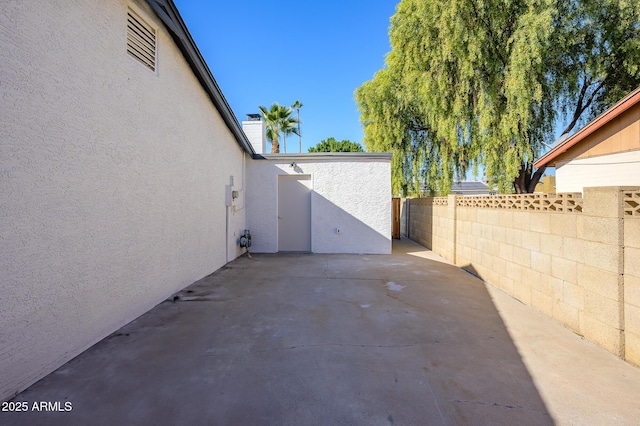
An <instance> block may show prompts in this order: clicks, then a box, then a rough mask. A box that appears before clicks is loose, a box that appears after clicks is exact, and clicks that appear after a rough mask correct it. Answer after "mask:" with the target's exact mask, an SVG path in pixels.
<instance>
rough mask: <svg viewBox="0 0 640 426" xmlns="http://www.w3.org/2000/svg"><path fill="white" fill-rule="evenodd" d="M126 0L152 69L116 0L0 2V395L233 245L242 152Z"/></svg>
mask: <svg viewBox="0 0 640 426" xmlns="http://www.w3.org/2000/svg"><path fill="white" fill-rule="evenodd" d="M136 4H137V5H138V10H139V11H140V12H141V13H142V14H143V16H144V17H145V18H146V19H148V20H149V21H150V22H151V23H153V24H154V25H155V26H156V28H157V30H158V42H157V45H158V55H157V56H158V62H157V70H156V72H153V71H150V70H149V69H147V68H145V67H144V66H143V65H141V64H140V63H139V62H137V61H136V60H135V59H133V58H132V57H130V56H129V55H128V54H127V53H126V25H127V24H126V22H127V3H126V2H125V1H119V0H113V1H101V2H96V1H93V0H68V1H54V0H42V1H38V2H37V3H34V2H2V3H1V4H0V75H2V84H1V85H0V90H1V92H2V93H1V98H2V112H1V115H0V120H1V122H0V175H1V176H2V178H1V179H0V193H1V194H2V196H1V198H0V212H1V213H0V240H1V244H0V250H1V255H0V283H1V288H2V297H1V298H0V330H1V331H0V348H2V349H0V377H1V379H0V399H5V398H8V397H10V396H11V395H13V394H15V393H16V392H18V391H21V390H23V389H25V388H26V387H27V386H29V385H30V384H32V383H33V382H35V381H36V380H38V379H40V378H41V377H43V376H44V375H46V374H48V373H49V372H51V371H53V370H54V369H55V368H57V367H58V366H60V365H62V364H63V363H64V362H66V361H68V360H69V359H71V358H73V357H74V356H76V355H77V354H79V353H80V352H82V351H83V350H85V349H86V348H88V347H89V346H91V345H93V344H94V343H96V342H97V341H99V340H100V339H102V338H104V337H105V336H107V335H108V334H110V333H111V332H113V331H114V330H116V329H117V328H119V327H121V326H122V325H124V324H126V323H128V322H130V321H131V320H133V319H135V318H136V317H138V316H139V315H141V314H142V313H144V312H145V311H147V310H148V309H150V308H152V307H153V306H154V305H156V304H157V303H159V302H161V301H162V300H164V299H165V298H167V297H168V296H170V295H171V294H172V293H174V292H175V291H177V290H179V289H181V288H183V287H185V286H186V285H189V284H191V283H192V282H194V281H196V280H197V279H199V278H201V277H203V276H206V275H208V274H209V273H211V272H213V271H215V270H216V269H218V268H219V267H221V266H222V265H224V263H225V262H226V261H227V258H233V257H235V256H237V255H238V254H239V253H240V249H239V248H238V247H236V241H235V240H236V239H237V235H239V233H240V231H241V230H242V229H243V228H244V227H245V226H244V224H245V218H244V216H245V213H244V211H245V210H244V200H243V197H244V190H243V189H244V188H243V186H244V176H243V161H244V153H243V152H242V151H241V149H240V148H239V146H238V145H237V143H236V142H235V140H234V139H233V137H232V135H231V133H230V132H229V130H228V129H227V127H226V126H225V124H224V122H223V121H222V119H221V117H220V116H219V114H218V112H217V111H216V110H215V108H214V107H213V105H212V104H211V102H210V100H209V98H208V96H207V95H206V93H205V92H204V91H203V90H202V88H201V86H200V85H199V83H198V81H197V79H196V78H195V77H194V75H193V74H192V72H191V70H190V68H189V67H188V65H187V63H186V61H185V60H184V58H183V57H182V55H181V53H180V52H179V51H178V50H177V48H176V47H175V46H174V44H173V41H172V39H171V37H170V36H169V34H168V33H167V32H166V31H165V30H164V28H163V27H162V25H161V24H160V21H158V20H157V19H155V17H154V15H153V12H151V11H150V9H149V8H148V7H147V6H146V3H144V2H136ZM231 176H234V186H235V188H234V189H236V190H239V191H240V199H238V200H236V201H235V204H236V205H235V207H229V208H227V207H226V206H225V192H226V188H225V186H226V185H228V184H229V181H230V177H231ZM227 212H228V214H229V217H228V223H229V229H230V231H229V232H228V234H229V235H228V243H227V231H226V229H225V223H227ZM234 234H235V235H234ZM228 244H229V250H228V253H227V245H228Z"/></svg>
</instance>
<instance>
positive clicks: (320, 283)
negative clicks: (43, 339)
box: [0, 240, 640, 425]
mask: <svg viewBox="0 0 640 426" xmlns="http://www.w3.org/2000/svg"><path fill="white" fill-rule="evenodd" d="M637 401H640V369H637V368H634V367H633V366H631V365H629V364H626V363H625V362H623V361H621V360H619V359H617V358H615V357H614V356H612V355H610V354H609V353H607V352H605V351H604V350H602V349H599V348H597V347H596V346H594V345H592V344H590V343H589V342H586V341H584V340H582V339H581V338H580V337H579V336H576V335H574V334H573V333H571V332H570V331H568V330H566V329H565V328H563V327H562V326H561V325H559V324H558V323H555V322H553V321H552V320H550V319H548V318H547V317H545V316H544V315H542V314H540V313H538V312H536V311H535V310H533V309H532V308H530V307H527V306H525V305H523V304H521V303H519V302H518V301H516V300H515V299H513V298H511V297H509V296H507V295H505V294H504V293H502V292H501V291H499V290H497V289H495V288H493V287H491V286H488V285H485V283H483V282H482V281H481V280H479V279H477V278H475V277H474V276H472V275H470V274H468V273H466V272H464V271H462V270H460V269H459V268H457V267H455V266H453V265H450V264H448V263H447V262H446V261H444V260H443V259H441V258H439V257H438V256H436V255H434V254H433V253H432V252H430V251H428V250H426V249H425V248H424V247H422V246H419V245H418V244H415V243H413V242H411V241H407V240H402V241H395V242H394V253H393V254H392V255H372V256H365V255H305V254H278V255H254V256H253V258H252V259H248V258H246V257H242V258H239V259H237V260H235V261H233V262H231V263H230V264H228V265H227V266H226V267H224V268H222V269H221V270H219V271H217V272H216V273H214V274H212V275H210V276H208V277H206V278H204V279H202V280H200V281H198V282H196V283H194V284H193V285H192V286H190V287H188V288H186V289H185V290H183V291H181V292H180V293H178V294H176V296H175V300H174V298H170V299H169V300H167V301H166V302H164V303H162V304H160V305H158V306H157V307H155V308H154V309H152V310H151V311H149V312H148V313H146V314H145V315H143V316H141V317H140V318H138V319H137V320H135V321H133V322H131V323H130V324H128V325H127V326H125V327H123V328H122V329H120V330H118V331H117V332H116V333H114V334H113V335H111V336H109V337H108V338H106V339H104V340H103V341H101V342H100V343H98V344H96V345H95V346H93V347H92V348H90V349H89V350H87V351H86V352H85V353H83V354H81V355H80V356H78V357H76V358H75V359H73V360H72V361H70V362H69V363H67V364H65V365H64V366H62V367H60V368H59V369H58V370H56V371H55V372H54V373H52V374H50V375H49V376H47V377H45V378H44V379H42V380H41V381H39V382H38V383H36V384H34V385H33V386H32V387H30V388H29V389H27V390H26V391H24V392H22V393H21V394H19V395H18V396H16V397H15V398H14V399H13V400H12V402H26V406H27V407H28V410H27V411H26V412H13V413H8V412H0V424H2V425H26V424H29V425H38V424H43V425H52V424H53V425H56V424H60V425H75V424H77V425H80V424H93V425H99V424H105V425H107V424H195V425H199V424H202V425H205V424H212V425H238V424H242V425H262V424H264V425H270V424H272V425H307V424H308V425H315V424H323V425H333V424H345V425H354V424H358V425H359V424H362V425H393V424H395V425H424V424H429V425H431V424H433V425H458V424H496V425H501V424H504V425H513V424H536V425H544V424H554V423H556V424H607V425H609V424H629V425H631V424H637V419H638V418H640V405H639V404H638V403H637ZM41 402H45V403H51V404H49V405H48V408H54V407H59V408H60V411H54V412H51V411H34V410H33V407H34V403H35V404H36V407H39V406H40V405H39V404H40V403H41ZM65 403H68V404H67V405H65ZM46 405H47V404H45V406H46ZM14 406H15V404H14ZM65 408H71V410H70V411H63V410H65Z"/></svg>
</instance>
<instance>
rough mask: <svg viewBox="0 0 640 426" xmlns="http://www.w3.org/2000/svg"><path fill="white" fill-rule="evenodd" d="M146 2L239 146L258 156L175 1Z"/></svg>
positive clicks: (150, 0) (152, 0) (155, 0)
mask: <svg viewBox="0 0 640 426" xmlns="http://www.w3.org/2000/svg"><path fill="white" fill-rule="evenodd" d="M146 1H147V3H148V4H149V6H150V7H151V9H153V11H154V12H155V13H156V15H158V17H159V18H160V20H161V21H162V22H163V24H164V25H165V26H166V28H167V29H168V30H169V33H170V34H171V36H172V37H173V39H174V41H175V43H176V44H177V46H178V48H179V49H180V51H181V52H182V54H183V55H184V57H185V59H186V60H187V62H188V63H189V66H190V67H191V69H192V71H193V72H194V74H195V75H196V77H197V78H198V81H200V84H201V85H202V87H203V88H204V89H205V91H206V92H207V94H208V95H209V98H211V100H212V102H213V104H214V106H215V107H216V109H217V110H218V112H219V113H220V115H221V116H222V120H223V121H224V122H225V124H226V125H227V127H228V128H229V130H230V131H231V133H232V134H233V136H234V137H235V139H236V141H237V142H238V145H240V147H241V148H242V149H243V150H244V151H246V152H247V153H249V154H251V155H255V151H254V150H253V147H252V146H251V143H250V142H249V140H248V139H247V136H246V135H245V134H244V131H242V128H241V127H240V124H239V123H238V120H236V118H235V115H234V114H233V111H232V110H231V107H230V106H229V103H228V102H227V100H226V99H225V97H224V95H223V94H222V91H221V90H220V87H219V86H218V83H216V80H215V78H214V77H213V74H211V70H210V69H209V67H208V66H207V63H206V62H205V60H204V58H203V57H202V55H201V54H200V51H199V50H198V47H197V46H196V44H195V42H194V41H193V38H192V37H191V34H190V33H189V30H188V29H187V26H186V24H185V23H184V21H183V20H182V17H181V16H180V13H179V12H178V8H177V7H176V5H175V4H174V3H173V1H172V0H146Z"/></svg>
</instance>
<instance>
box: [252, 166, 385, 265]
mask: <svg viewBox="0 0 640 426" xmlns="http://www.w3.org/2000/svg"><path fill="white" fill-rule="evenodd" d="M291 158H293V157H285V156H283V157H282V158H281V159H264V160H255V161H252V162H251V163H250V164H248V165H247V182H248V187H247V202H248V203H251V204H250V205H248V206H247V207H248V213H247V227H248V228H249V229H250V230H251V233H252V235H253V247H252V250H253V251H255V252H264V253H273V252H277V251H278V194H277V189H278V175H282V174H304V175H311V179H312V194H311V251H312V252H314V253H391V168H390V158H389V159H362V158H361V159H343V158H337V159H318V158H317V157H316V158H314V157H313V156H310V157H309V158H308V159H300V158H294V159H291ZM292 162H295V164H296V165H295V167H291V163H292ZM336 228H340V231H341V232H340V234H337V233H336V232H335V230H336Z"/></svg>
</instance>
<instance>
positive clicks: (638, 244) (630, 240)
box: [623, 192, 640, 365]
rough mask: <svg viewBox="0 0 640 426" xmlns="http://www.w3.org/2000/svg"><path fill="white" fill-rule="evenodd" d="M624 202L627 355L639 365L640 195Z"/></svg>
mask: <svg viewBox="0 0 640 426" xmlns="http://www.w3.org/2000/svg"><path fill="white" fill-rule="evenodd" d="M623 201H624V211H623V214H624V221H623V222H624V259H623V262H624V288H623V290H624V306H623V309H624V324H625V355H626V358H627V361H629V362H631V363H633V364H635V365H640V194H639V193H637V192H625V193H624V198H623Z"/></svg>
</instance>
